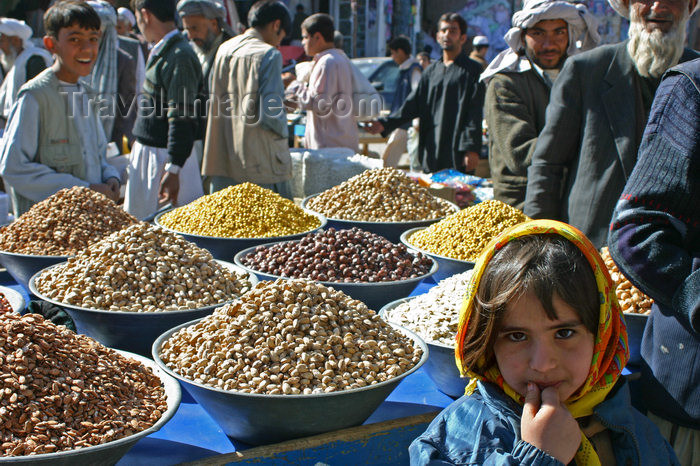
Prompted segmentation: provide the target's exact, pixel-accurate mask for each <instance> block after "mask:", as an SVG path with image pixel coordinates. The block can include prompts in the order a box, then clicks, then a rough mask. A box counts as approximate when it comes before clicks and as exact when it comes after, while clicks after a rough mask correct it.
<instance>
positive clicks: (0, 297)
mask: <svg viewBox="0 0 700 466" xmlns="http://www.w3.org/2000/svg"><path fill="white" fill-rule="evenodd" d="M12 311H13V309H12V304H10V302H9V301H8V300H7V298H6V297H5V295H4V294H3V293H0V315H1V314H4V313H5V312H12Z"/></svg>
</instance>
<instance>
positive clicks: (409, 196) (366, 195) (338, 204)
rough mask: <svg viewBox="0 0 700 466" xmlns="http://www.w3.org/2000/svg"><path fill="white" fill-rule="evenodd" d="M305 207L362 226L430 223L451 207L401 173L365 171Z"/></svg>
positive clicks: (393, 171)
mask: <svg viewBox="0 0 700 466" xmlns="http://www.w3.org/2000/svg"><path fill="white" fill-rule="evenodd" d="M307 207H308V208H309V209H311V210H313V211H316V212H320V213H322V214H323V215H325V216H326V217H328V218H336V219H343V220H355V221H363V222H408V221H417V220H432V219H437V218H442V217H445V216H446V215H449V214H451V213H453V212H455V211H456V208H455V206H453V205H451V204H450V203H449V202H447V201H445V200H444V199H440V198H438V197H435V196H433V195H432V194H430V192H429V191H428V190H427V189H426V188H424V187H423V186H420V185H419V184H418V183H416V182H415V181H413V180H411V179H410V178H409V177H408V176H407V175H406V174H405V173H403V172H402V171H401V170H397V169H395V168H377V169H374V170H367V171H365V172H363V173H361V174H359V175H356V176H353V177H352V178H350V179H349V180H347V181H345V182H343V183H341V184H339V185H338V186H335V187H333V188H331V189H329V190H327V191H324V192H322V193H321V194H319V195H318V196H316V197H313V198H311V199H309V201H308V202H307Z"/></svg>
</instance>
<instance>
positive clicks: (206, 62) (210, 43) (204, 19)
mask: <svg viewBox="0 0 700 466" xmlns="http://www.w3.org/2000/svg"><path fill="white" fill-rule="evenodd" d="M177 14H178V15H179V16H180V20H182V27H183V29H184V30H185V33H186V34H187V38H188V39H189V40H190V42H191V43H192V45H193V48H194V51H195V52H197V57H198V58H199V61H200V63H201V64H202V76H204V87H205V91H208V90H209V86H210V73H211V67H212V65H213V64H214V57H215V56H216V51H217V50H218V49H219V46H220V45H221V44H223V43H224V42H226V41H227V40H229V39H230V38H231V37H233V31H231V29H230V28H229V26H228V24H226V22H225V21H224V19H225V18H226V9H225V8H224V6H223V5H222V4H220V3H218V2H217V1H216V0H180V1H179V2H178V4H177Z"/></svg>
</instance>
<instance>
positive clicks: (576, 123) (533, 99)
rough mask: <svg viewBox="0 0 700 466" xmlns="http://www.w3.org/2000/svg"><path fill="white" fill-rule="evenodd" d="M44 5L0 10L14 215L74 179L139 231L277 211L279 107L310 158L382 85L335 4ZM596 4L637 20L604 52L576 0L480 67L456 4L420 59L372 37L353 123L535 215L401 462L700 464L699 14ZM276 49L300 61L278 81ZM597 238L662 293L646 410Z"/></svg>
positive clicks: (347, 132)
mask: <svg viewBox="0 0 700 466" xmlns="http://www.w3.org/2000/svg"><path fill="white" fill-rule="evenodd" d="M50 3H52V5H51V6H50V7H49V8H48V10H47V11H46V13H45V15H44V17H43V27H42V29H43V32H42V34H44V35H43V37H40V38H37V37H34V38H32V37H33V36H35V31H33V30H32V28H31V27H30V26H28V25H27V24H26V23H25V22H24V21H21V20H17V19H12V18H0V79H2V85H1V87H0V129H3V134H2V139H1V140H0V175H1V176H2V179H3V182H4V187H5V190H6V191H7V192H8V194H9V195H10V197H11V200H12V208H13V211H14V214H15V215H17V216H18V215H21V214H22V213H24V212H26V211H27V210H28V209H29V208H30V207H31V206H32V205H33V204H34V203H36V202H38V201H41V200H43V199H45V198H47V197H48V196H50V195H51V194H53V193H55V192H56V191H58V190H60V189H62V188H66V187H71V186H77V185H79V186H86V187H90V188H92V189H94V190H96V191H98V192H101V193H103V194H104V195H106V196H107V197H109V198H111V199H113V200H115V201H120V199H121V197H122V196H123V206H124V209H125V210H126V211H127V212H129V213H131V214H133V215H135V216H136V217H138V218H140V219H147V218H149V217H151V216H152V215H153V214H154V213H155V212H157V211H158V209H159V208H160V207H162V205H163V204H165V203H170V204H172V205H175V206H179V205H184V204H187V203H189V202H191V201H193V200H195V199H197V198H199V197H201V196H202V195H204V193H205V192H207V193H211V192H215V191H218V190H221V189H223V188H225V187H227V186H231V185H234V184H238V183H242V182H253V183H256V184H258V185H261V186H264V187H266V188H269V189H271V190H273V191H275V192H277V193H279V194H281V195H283V196H286V197H289V196H290V192H289V187H288V183H287V182H288V181H289V180H290V179H291V177H292V160H291V156H290V152H289V143H288V141H289V130H288V122H287V112H288V111H291V110H292V109H302V110H305V111H306V115H307V120H306V129H305V134H304V146H305V147H306V148H308V149H324V148H329V147H345V148H349V149H352V150H357V148H358V141H359V131H360V129H359V128H358V117H359V116H362V115H360V114H359V113H358V112H360V113H361V110H358V108H360V109H361V108H362V107H363V105H365V106H366V105H367V102H362V101H361V100H362V99H358V95H360V94H362V95H363V96H365V97H367V96H369V97H372V96H373V92H372V91H371V90H370V91H369V93H368V94H367V95H365V94H363V93H364V92H365V91H367V87H368V85H369V82H367V81H366V78H363V77H362V75H361V74H359V72H358V70H357V69H356V68H355V66H354V65H353V64H352V63H351V61H350V59H349V58H348V56H347V55H346V54H345V52H344V51H343V50H342V45H341V44H339V43H338V40H339V39H340V40H341V41H342V35H341V36H340V37H338V34H337V31H336V29H335V25H334V23H333V19H332V18H331V17H330V16H329V15H327V14H323V13H316V14H311V15H307V14H306V12H305V11H304V8H303V7H297V10H296V14H295V15H294V16H293V17H292V15H291V14H290V12H289V11H288V9H287V7H286V6H285V4H284V3H283V2H280V1H275V0H261V1H258V2H256V3H254V4H253V5H252V7H251V8H250V11H249V13H248V17H247V25H248V28H247V29H244V30H239V29H240V28H239V27H238V26H237V25H236V27H235V28H232V27H231V26H230V22H229V21H227V18H229V17H230V12H228V11H227V9H226V8H225V6H224V4H223V3H221V2H219V1H217V0H180V1H177V2H176V1H175V0H131V2H130V8H125V7H120V8H115V7H114V6H113V5H112V2H109V1H106V0H89V1H83V0H57V1H54V2H50ZM609 3H610V4H611V6H612V7H613V8H614V9H615V11H616V12H617V13H619V14H620V15H621V16H623V17H625V18H627V19H628V20H629V22H630V28H629V38H628V39H627V40H625V41H623V42H620V43H617V44H610V45H598V42H599V40H600V38H599V36H598V32H597V26H596V22H595V19H594V17H593V16H592V15H591V14H589V12H588V11H587V9H586V7H585V6H583V5H582V4H581V3H580V2H566V1H552V0H526V1H525V2H523V7H522V9H521V10H519V11H517V12H515V13H514V14H513V17H512V27H511V29H510V30H509V31H508V32H507V34H506V35H505V37H504V39H505V41H506V43H507V44H508V48H507V49H506V50H503V51H502V52H500V53H499V54H498V55H497V56H496V57H495V58H494V59H493V60H492V61H491V62H490V63H489V62H486V61H485V56H486V53H487V50H488V47H489V43H488V39H487V38H486V37H484V36H478V37H476V38H474V39H473V41H472V46H473V50H472V51H471V54H467V53H466V51H465V48H466V47H465V45H466V43H467V23H466V22H465V20H464V19H463V18H462V17H461V16H460V15H459V14H456V13H445V14H443V15H442V16H441V17H440V18H439V20H438V24H437V44H438V45H439V47H440V49H441V57H440V59H438V60H436V61H434V62H433V63H430V56H429V54H427V53H424V52H423V53H419V54H417V55H416V56H415V57H414V56H413V55H412V49H413V47H412V44H411V40H410V39H409V38H408V37H404V36H399V37H395V38H393V39H391V40H390V41H389V42H388V44H387V49H388V51H389V54H390V56H391V58H392V59H393V60H394V62H395V63H396V65H397V67H398V80H397V84H396V87H395V94H394V98H393V101H392V102H393V103H392V106H391V109H390V113H389V114H388V115H386V116H382V117H378V114H377V113H376V112H368V114H367V115H369V121H365V122H363V123H362V126H363V127H364V129H365V130H366V131H368V132H370V133H375V134H379V133H381V134H382V135H383V136H384V137H385V138H387V145H386V149H385V151H384V153H383V154H382V155H381V157H382V160H383V162H384V164H385V165H386V166H397V165H398V164H399V159H400V158H401V156H402V155H403V154H404V153H405V152H406V151H407V150H409V146H410V145H411V141H413V142H414V143H417V144H415V145H417V150H416V151H415V165H416V166H418V167H420V168H421V169H422V170H424V171H425V172H436V171H438V170H442V169H445V168H450V169H455V170H460V171H463V172H467V173H469V172H472V171H473V170H475V169H476V168H477V166H478V165H479V163H480V157H481V154H483V153H487V154H488V166H489V169H490V173H491V177H492V179H493V184H494V196H495V198H496V199H498V200H500V201H502V202H504V203H506V204H509V205H512V206H514V207H516V208H518V209H521V210H523V211H524V213H525V214H527V215H528V216H529V217H531V218H533V219H542V220H536V221H534V222H531V223H527V224H525V225H524V226H521V227H519V228H516V229H514V230H510V231H509V235H510V236H508V237H507V238H506V239H503V240H502V241H500V242H499V243H498V244H497V247H495V248H494V249H493V250H490V251H487V254H485V255H484V256H483V257H482V259H480V261H479V262H478V263H477V265H476V271H475V276H476V277H477V278H476V279H475V280H473V281H472V284H471V286H470V289H469V290H468V293H467V299H466V301H465V306H464V309H463V311H462V318H461V320H460V329H459V335H458V348H459V349H458V351H457V358H458V363H459V364H458V365H459V366H460V370H461V371H462V372H463V374H464V375H466V376H469V377H471V380H472V383H470V385H469V387H468V390H467V391H468V394H469V395H470V396H466V397H463V398H461V399H460V400H459V401H458V402H456V403H454V404H453V405H452V406H450V407H449V408H448V409H447V410H445V411H444V412H443V413H442V414H441V415H440V416H438V418H436V420H435V421H434V422H433V423H432V424H431V426H430V428H429V429H428V431H427V432H426V433H425V434H424V435H422V436H421V437H420V438H419V439H417V440H416V441H415V442H414V443H413V445H412V447H411V450H410V451H411V455H412V459H413V460H414V461H415V462H416V463H424V462H430V461H447V462H452V463H470V464H472V463H473V464H483V463H486V462H489V461H495V462H497V463H499V464H500V462H499V461H503V462H504V463H507V464H510V463H509V461H510V462H525V463H537V464H539V463H540V462H541V463H542V464H559V463H564V464H569V463H570V462H571V461H574V460H575V461H576V464H614V463H625V464H676V463H677V462H680V463H681V464H688V465H690V464H697V463H698V462H699V461H700V383H698V379H699V376H700V367H698V364H697V361H698V357H699V356H698V355H699V354H700V353H699V351H698V349H699V341H698V340H699V336H700V333H699V332H700V228H698V225H699V224H700V207H699V205H700V203H699V202H698V199H700V168H699V167H700V160H699V157H700V58H699V57H700V54H698V52H697V51H695V50H691V49H688V48H686V47H685V42H686V24H687V20H688V18H689V17H690V15H692V14H693V13H694V12H696V11H698V2H697V0H656V1H653V2H649V1H645V0H609ZM285 40H286V41H287V42H289V41H292V43H298V44H301V46H302V47H303V48H304V52H305V54H306V55H307V56H308V57H309V58H310V61H308V62H305V63H299V64H298V65H297V66H296V68H295V70H294V71H293V72H285V73H283V61H282V54H281V53H280V50H279V47H280V44H282V43H283V41H285ZM363 80H364V81H363ZM369 87H371V86H369ZM367 115H365V116H367ZM365 119H367V118H365ZM484 121H485V122H486V125H487V127H488V134H489V137H488V148H487V150H484V148H482V130H483V126H482V124H483V122H484ZM122 153H123V154H127V157H126V161H125V162H124V163H123V164H122V165H119V164H116V163H113V159H112V158H108V154H122ZM114 160H116V158H114ZM482 160H483V158H482ZM412 165H413V164H412ZM559 222H565V223H559ZM567 224H568V225H567ZM569 225H570V226H569ZM572 227H573V228H572ZM605 245H607V246H608V247H609V248H610V253H611V255H612V257H613V258H614V260H615V262H616V264H617V265H618V266H619V268H620V269H621V270H622V271H623V273H624V274H625V275H626V276H627V277H628V278H629V279H630V280H631V281H632V282H633V283H634V284H635V285H636V286H638V287H639V288H640V289H642V290H643V291H644V292H645V293H647V294H648V295H649V296H650V297H652V298H653V299H654V301H655V304H654V308H653V310H652V313H651V315H650V317H649V321H648V324H647V326H646V331H645V333H644V338H643V342H642V355H643V360H644V361H643V364H642V368H641V378H640V385H641V390H640V393H641V394H642V396H641V401H640V403H641V405H640V406H638V407H642V408H643V409H644V410H646V416H642V415H641V414H640V413H638V412H636V411H635V409H634V408H632V406H631V404H630V397H629V387H628V385H627V383H626V382H625V381H624V379H623V378H621V377H620V375H621V371H622V368H623V367H624V365H625V363H626V357H627V356H626V354H627V353H626V348H625V346H626V342H627V340H626V337H625V330H624V321H623V320H622V316H621V311H620V309H619V306H618V305H617V301H616V299H615V298H614V293H613V294H612V295H611V294H610V290H611V287H612V285H611V283H610V278H609V276H608V275H607V273H602V270H604V269H605V266H604V264H602V262H601V260H600V256H599V255H598V254H597V252H596V249H598V248H600V247H602V246H605ZM596 461H598V462H597V463H596ZM627 461H631V463H627Z"/></svg>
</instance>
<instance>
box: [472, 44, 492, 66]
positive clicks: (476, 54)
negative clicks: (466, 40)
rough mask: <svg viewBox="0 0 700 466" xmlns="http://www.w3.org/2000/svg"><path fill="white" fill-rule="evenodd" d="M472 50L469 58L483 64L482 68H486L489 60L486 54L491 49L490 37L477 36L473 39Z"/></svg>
mask: <svg viewBox="0 0 700 466" xmlns="http://www.w3.org/2000/svg"><path fill="white" fill-rule="evenodd" d="M472 46H473V47H474V48H473V49H472V52H471V53H470V54H469V58H471V59H472V60H474V61H475V62H477V63H479V64H480V65H481V69H482V70H485V69H486V67H487V66H488V64H489V62H487V61H486V54H487V53H488V51H489V38H488V37H486V36H476V37H475V38H474V40H472Z"/></svg>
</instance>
